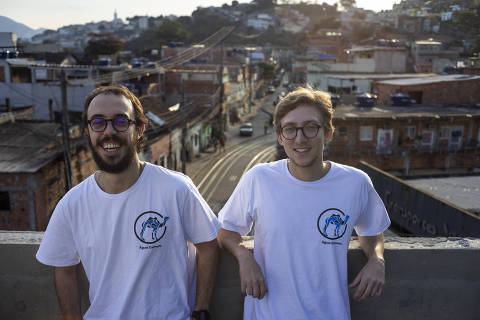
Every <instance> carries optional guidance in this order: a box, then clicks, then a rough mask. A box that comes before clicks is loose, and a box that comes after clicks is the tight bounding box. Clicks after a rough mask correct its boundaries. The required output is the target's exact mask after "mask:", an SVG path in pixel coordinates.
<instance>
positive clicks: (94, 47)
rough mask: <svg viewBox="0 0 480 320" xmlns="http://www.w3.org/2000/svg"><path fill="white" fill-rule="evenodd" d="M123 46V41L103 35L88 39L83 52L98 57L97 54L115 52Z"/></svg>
mask: <svg viewBox="0 0 480 320" xmlns="http://www.w3.org/2000/svg"><path fill="white" fill-rule="evenodd" d="M124 48H125V41H123V40H120V39H118V38H115V37H113V36H111V37H105V38H101V39H98V40H90V41H88V43H87V46H86V47H85V54H86V55H87V56H90V57H98V55H101V54H105V55H112V54H116V53H118V52H119V51H121V50H122V49H124Z"/></svg>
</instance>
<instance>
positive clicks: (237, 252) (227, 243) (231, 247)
mask: <svg viewBox="0 0 480 320" xmlns="http://www.w3.org/2000/svg"><path fill="white" fill-rule="evenodd" d="M218 241H219V244H220V246H221V247H222V248H223V249H225V250H227V251H228V252H230V253H231V254H232V255H233V256H234V257H235V258H236V259H237V260H241V259H242V257H243V256H244V255H252V253H251V252H250V250H248V249H247V248H246V247H245V246H243V240H242V236H240V234H239V233H238V232H234V231H229V230H225V229H223V228H222V229H220V231H219V232H218Z"/></svg>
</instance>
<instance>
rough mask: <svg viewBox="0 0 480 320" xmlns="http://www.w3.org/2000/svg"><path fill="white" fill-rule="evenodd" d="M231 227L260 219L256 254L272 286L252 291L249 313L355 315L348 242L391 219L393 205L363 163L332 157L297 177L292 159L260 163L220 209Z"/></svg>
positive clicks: (279, 317)
mask: <svg viewBox="0 0 480 320" xmlns="http://www.w3.org/2000/svg"><path fill="white" fill-rule="evenodd" d="M219 219H220V221H221V222H222V225H223V228H225V229H227V230H230V231H235V232H238V233H240V234H243V235H244V234H247V233H248V232H249V231H250V229H251V227H252V224H253V222H255V239H254V243H255V248H254V256H255V260H256V261H257V263H258V264H259V266H260V268H261V269H262V271H263V274H264V276H265V280H266V283H267V287H268V293H267V294H266V296H265V297H264V298H263V299H261V300H259V299H255V298H252V297H251V296H247V297H246V298H245V308H244V319H245V320H267V319H268V320H283V319H284V320H295V319H299V320H307V319H311V320H323V319H325V320H346V319H350V306H349V300H348V290H347V250H348V243H349V240H350V236H351V233H352V230H353V228H355V230H356V232H357V233H358V234H359V235H362V236H373V235H377V234H380V233H382V232H383V231H384V230H385V229H386V228H387V227H388V226H389V225H390V220H389V218H388V215H387V212H386V210H385V206H384V205H383V203H382V201H381V199H380V198H379V196H378V194H377V193H376V192H375V190H374V188H373V185H372V183H371V180H370V178H369V177H368V176H367V175H366V174H365V173H364V172H362V171H360V170H358V169H355V168H352V167H348V166H344V165H340V164H337V163H333V162H331V169H330V170H329V172H328V173H327V174H326V175H325V176H324V177H323V178H321V179H320V180H317V181H313V182H305V181H301V180H298V179H296V178H295V177H293V176H292V175H291V174H290V172H289V171H288V168H287V160H280V161H277V162H273V163H269V164H261V165H257V166H255V167H253V168H252V169H251V170H250V171H249V172H247V173H246V174H245V176H244V177H243V178H242V179H241V180H240V182H239V184H238V186H237V187H236V189H235V191H234V192H233V194H232V196H231V197H230V199H229V200H228V202H227V203H226V205H225V206H224V207H223V209H222V210H221V212H220V214H219Z"/></svg>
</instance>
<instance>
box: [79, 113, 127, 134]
mask: <svg viewBox="0 0 480 320" xmlns="http://www.w3.org/2000/svg"><path fill="white" fill-rule="evenodd" d="M109 121H110V122H111V123H112V126H113V129H115V131H117V132H124V131H127V130H128V127H130V124H131V123H136V122H135V121H134V120H130V119H128V118H127V117H124V116H117V117H114V118H112V119H105V118H93V119H91V120H88V121H87V123H88V124H89V125H90V128H92V130H93V131H95V132H103V131H105V129H106V128H107V124H108V122H109Z"/></svg>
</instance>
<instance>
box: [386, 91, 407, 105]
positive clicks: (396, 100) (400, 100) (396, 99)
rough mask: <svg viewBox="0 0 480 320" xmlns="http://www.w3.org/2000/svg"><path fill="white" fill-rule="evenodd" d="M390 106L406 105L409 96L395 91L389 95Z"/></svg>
mask: <svg viewBox="0 0 480 320" xmlns="http://www.w3.org/2000/svg"><path fill="white" fill-rule="evenodd" d="M390 100H391V101H392V106H408V105H409V104H410V96H409V95H408V94H406V93H395V94H392V95H391V96H390Z"/></svg>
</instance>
